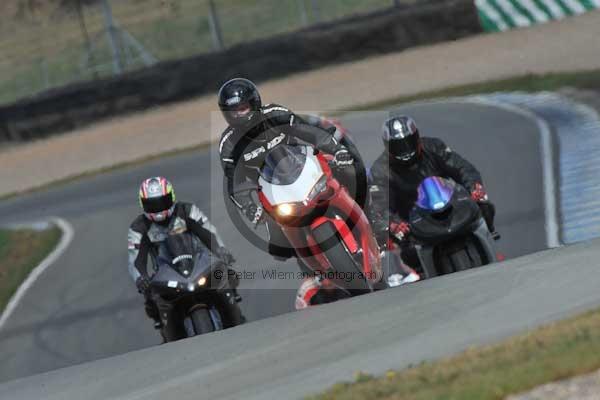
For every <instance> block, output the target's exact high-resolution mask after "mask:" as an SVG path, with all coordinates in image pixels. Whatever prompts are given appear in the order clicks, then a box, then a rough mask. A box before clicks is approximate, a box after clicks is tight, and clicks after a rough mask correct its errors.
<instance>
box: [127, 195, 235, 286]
mask: <svg viewBox="0 0 600 400" xmlns="http://www.w3.org/2000/svg"><path fill="white" fill-rule="evenodd" d="M184 231H190V232H192V233H193V234H195V235H196V236H197V237H198V238H199V239H200V240H201V241H202V243H204V245H205V246H206V247H207V248H208V249H210V251H211V252H213V253H216V251H217V250H218V249H219V248H220V247H223V241H222V240H221V238H220V237H219V235H218V233H217V230H216V228H215V227H214V225H213V224H211V223H210V221H209V220H208V218H207V217H206V215H204V213H203V212H202V211H200V209H199V208H198V207H197V206H196V205H195V204H192V203H183V202H177V203H176V204H175V210H174V212H173V215H172V216H171V219H170V220H169V222H168V223H167V224H157V223H154V222H152V221H150V220H149V219H148V218H146V217H145V216H144V214H142V215H140V216H138V217H137V218H136V219H135V220H134V221H133V222H132V223H131V226H130V227H129V233H128V249H129V274H130V275H131V277H132V278H133V280H134V281H135V280H136V279H137V278H138V277H139V276H144V277H148V272H147V263H148V255H151V254H154V255H156V254H158V246H159V245H160V243H162V242H163V241H164V240H165V239H166V238H167V236H168V235H169V234H170V233H172V232H184Z"/></svg>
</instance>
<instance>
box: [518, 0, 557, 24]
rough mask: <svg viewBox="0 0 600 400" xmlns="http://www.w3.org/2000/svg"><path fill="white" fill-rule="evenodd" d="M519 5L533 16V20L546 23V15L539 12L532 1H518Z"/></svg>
mask: <svg viewBox="0 0 600 400" xmlns="http://www.w3.org/2000/svg"><path fill="white" fill-rule="evenodd" d="M519 3H521V5H522V6H523V8H525V9H526V10H527V11H529V13H530V14H531V15H532V16H533V18H534V19H535V20H536V21H538V22H548V21H549V20H550V18H549V17H548V16H547V15H546V13H545V12H544V11H542V10H540V9H539V8H538V6H537V4H535V3H534V2H533V1H532V0H519Z"/></svg>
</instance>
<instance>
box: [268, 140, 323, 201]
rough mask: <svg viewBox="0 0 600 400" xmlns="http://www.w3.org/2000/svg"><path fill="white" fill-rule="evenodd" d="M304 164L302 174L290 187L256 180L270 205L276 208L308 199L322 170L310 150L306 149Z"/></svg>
mask: <svg viewBox="0 0 600 400" xmlns="http://www.w3.org/2000/svg"><path fill="white" fill-rule="evenodd" d="M306 152H307V155H306V163H305V164H304V169H303V170H302V173H301V174H300V176H299V177H298V179H296V181H295V182H294V183H292V184H291V185H274V184H272V183H269V182H267V181H265V180H264V179H263V178H262V177H260V178H258V184H259V185H260V187H261V188H262V189H261V191H262V192H263V194H264V195H265V197H266V198H267V200H269V203H271V205H273V206H276V205H279V204H283V203H300V202H302V201H304V200H306V198H307V197H308V195H309V193H310V191H311V190H312V188H313V187H314V186H315V184H316V183H317V181H318V180H319V179H320V178H321V176H323V169H322V168H321V164H319V160H318V159H317V156H315V155H314V154H313V151H312V148H307V149H306Z"/></svg>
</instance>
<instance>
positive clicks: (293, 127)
mask: <svg viewBox="0 0 600 400" xmlns="http://www.w3.org/2000/svg"><path fill="white" fill-rule="evenodd" d="M219 108H220V110H221V112H222V114H223V117H224V118H225V121H227V123H228V124H229V126H228V127H227V129H226V130H225V131H224V132H223V134H222V135H221V141H220V143H219V154H220V157H221V165H222V167H223V171H224V173H225V178H226V182H227V196H229V199H230V200H231V201H232V202H233V203H234V204H235V206H236V207H237V208H238V209H240V210H241V211H242V212H243V214H244V215H245V216H246V217H247V218H248V220H250V221H252V222H254V223H257V222H258V221H259V220H260V219H261V218H262V209H260V208H259V207H258V206H257V205H256V203H255V202H254V201H253V200H252V198H251V196H250V195H249V194H246V195H240V194H237V195H234V187H235V186H236V185H239V184H240V183H242V182H244V181H249V182H253V183H256V182H257V181H258V170H259V169H260V168H261V167H262V165H263V163H264V160H265V157H266V155H267V152H268V151H270V150H272V149H273V148H275V147H276V146H278V145H281V144H292V143H297V142H298V141H299V140H300V141H303V142H307V143H309V144H311V145H313V146H315V148H316V149H318V150H320V151H323V152H325V153H328V154H333V155H334V160H333V162H334V164H335V165H337V166H346V165H351V164H352V163H353V161H354V159H353V157H352V155H351V154H350V153H349V152H348V150H347V149H346V148H344V146H342V145H341V144H339V143H338V141H337V140H336V138H335V137H334V135H333V132H334V131H335V127H331V126H326V125H325V124H324V123H323V122H322V120H321V119H320V118H318V117H308V118H307V117H304V116H300V115H298V114H294V113H293V112H292V111H290V110H289V109H288V108H286V107H283V106H281V105H278V104H267V105H263V104H262V101H261V97H260V93H259V92H258V88H257V87H256V86H255V85H254V83H252V82H251V81H249V80H247V79H243V78H235V79H232V80H230V81H228V82H226V83H225V84H224V85H223V86H222V87H221V89H220V91H219ZM269 225H270V226H269V228H273V229H270V230H269V232H270V234H271V236H274V235H277V236H282V234H281V235H278V233H277V232H278V229H277V228H276V227H275V226H274V224H269ZM275 243H280V242H279V241H273V240H272V241H271V243H270V244H269V253H270V254H272V255H275V256H279V257H283V258H289V257H292V256H293V249H290V248H286V246H279V245H277V244H275ZM283 243H285V241H283Z"/></svg>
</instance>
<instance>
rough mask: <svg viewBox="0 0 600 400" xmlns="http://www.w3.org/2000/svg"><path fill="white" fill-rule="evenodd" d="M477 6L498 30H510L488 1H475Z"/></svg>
mask: <svg viewBox="0 0 600 400" xmlns="http://www.w3.org/2000/svg"><path fill="white" fill-rule="evenodd" d="M598 1H600V0H598ZM475 4H476V5H477V8H478V9H479V10H480V11H481V12H482V13H484V14H485V15H486V16H487V17H488V18H489V19H490V20H491V21H492V22H493V23H495V24H496V26H497V27H498V29H500V30H501V31H505V30H508V25H507V24H506V22H504V20H503V19H502V16H501V15H500V14H499V13H498V11H496V9H495V8H494V7H492V6H490V4H489V3H488V1H487V0H475Z"/></svg>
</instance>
